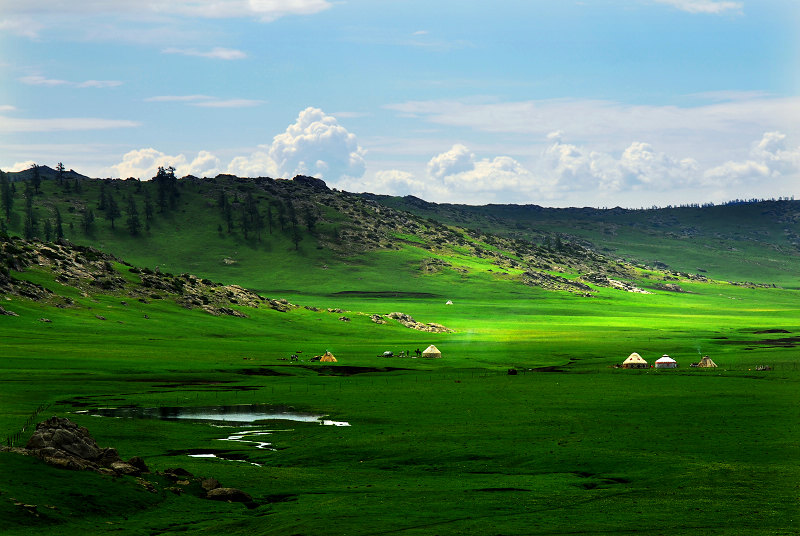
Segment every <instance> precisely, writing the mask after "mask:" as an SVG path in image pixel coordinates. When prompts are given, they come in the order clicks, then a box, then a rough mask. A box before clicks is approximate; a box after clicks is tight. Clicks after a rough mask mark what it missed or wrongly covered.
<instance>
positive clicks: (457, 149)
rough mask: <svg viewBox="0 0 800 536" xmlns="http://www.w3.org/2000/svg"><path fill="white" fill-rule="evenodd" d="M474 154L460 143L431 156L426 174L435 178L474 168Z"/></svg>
mask: <svg viewBox="0 0 800 536" xmlns="http://www.w3.org/2000/svg"><path fill="white" fill-rule="evenodd" d="M474 159H475V155H474V154H472V153H471V152H470V151H469V149H467V147H466V146H464V145H461V144H460V143H458V144H456V145H453V147H452V148H451V149H450V150H449V151H445V152H443V153H441V154H439V155H437V156H434V157H433V158H431V160H430V161H429V162H428V174H429V175H431V176H432V177H435V178H437V179H442V178H444V177H445V176H447V175H452V174H455V173H462V172H464V171H469V170H471V169H474V168H475V162H474Z"/></svg>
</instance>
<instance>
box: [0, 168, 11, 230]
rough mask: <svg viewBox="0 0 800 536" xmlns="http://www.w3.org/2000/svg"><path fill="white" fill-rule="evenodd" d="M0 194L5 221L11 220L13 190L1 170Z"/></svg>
mask: <svg viewBox="0 0 800 536" xmlns="http://www.w3.org/2000/svg"><path fill="white" fill-rule="evenodd" d="M0 196H1V197H2V199H1V200H0V201H2V205H3V212H5V215H6V221H7V222H8V221H11V211H12V210H13V209H14V190H13V189H12V187H11V181H9V180H8V177H7V176H6V174H5V173H3V172H2V171H0Z"/></svg>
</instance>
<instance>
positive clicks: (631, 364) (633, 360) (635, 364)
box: [622, 352, 648, 368]
mask: <svg viewBox="0 0 800 536" xmlns="http://www.w3.org/2000/svg"><path fill="white" fill-rule="evenodd" d="M647 367H648V364H647V361H645V360H644V359H643V358H642V356H640V355H639V354H638V353H636V352H633V353H632V354H631V355H629V356H628V359H626V360H625V361H623V362H622V368H647Z"/></svg>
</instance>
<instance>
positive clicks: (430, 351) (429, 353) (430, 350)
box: [422, 344, 442, 359]
mask: <svg viewBox="0 0 800 536" xmlns="http://www.w3.org/2000/svg"><path fill="white" fill-rule="evenodd" d="M422 357H433V358H437V359H438V358H440V357H442V352H440V351H439V349H438V348H436V347H435V346H434V345H432V344H431V345H430V346H428V347H427V348H425V350H424V351H423V352H422Z"/></svg>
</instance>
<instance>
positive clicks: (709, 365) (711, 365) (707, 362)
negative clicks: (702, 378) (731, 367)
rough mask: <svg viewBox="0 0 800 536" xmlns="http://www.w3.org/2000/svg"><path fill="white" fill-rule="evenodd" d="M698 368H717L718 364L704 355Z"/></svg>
mask: <svg viewBox="0 0 800 536" xmlns="http://www.w3.org/2000/svg"><path fill="white" fill-rule="evenodd" d="M697 366H698V367H703V368H716V367H717V364H716V363H714V361H712V360H711V358H710V357H708V356H707V355H704V356H703V359H701V360H700V362H699V363H698V364H697Z"/></svg>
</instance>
